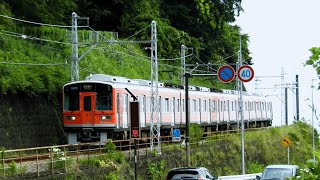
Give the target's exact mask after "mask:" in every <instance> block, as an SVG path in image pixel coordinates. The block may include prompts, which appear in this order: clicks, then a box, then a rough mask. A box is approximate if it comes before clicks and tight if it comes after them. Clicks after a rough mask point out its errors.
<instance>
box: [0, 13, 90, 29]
mask: <svg viewBox="0 0 320 180" xmlns="http://www.w3.org/2000/svg"><path fill="white" fill-rule="evenodd" d="M0 17H4V18H7V19H12V20H15V21H20V22H24V23H29V24H35V25H40V26H50V27H60V28H71V27H72V26H67V25H57V24H45V23H39V22H33V21H27V20H23V19H18V18H14V17H10V16H6V15H2V14H0ZM77 27H88V25H86V26H77Z"/></svg>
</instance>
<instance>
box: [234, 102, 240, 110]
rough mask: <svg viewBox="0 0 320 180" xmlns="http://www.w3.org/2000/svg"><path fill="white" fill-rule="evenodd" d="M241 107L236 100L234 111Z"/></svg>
mask: <svg viewBox="0 0 320 180" xmlns="http://www.w3.org/2000/svg"><path fill="white" fill-rule="evenodd" d="M238 107H239V104H238V102H237V100H234V110H235V111H237V110H238Z"/></svg>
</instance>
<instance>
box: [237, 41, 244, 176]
mask: <svg viewBox="0 0 320 180" xmlns="http://www.w3.org/2000/svg"><path fill="white" fill-rule="evenodd" d="M238 66H239V67H241V66H242V43H241V35H240V51H239V56H238ZM237 71H238V69H237ZM237 76H238V74H237ZM237 79H239V78H237ZM238 85H239V87H238V89H239V91H240V99H239V101H238V102H239V110H240V120H241V160H242V174H246V171H245V159H244V120H243V115H244V114H243V99H242V86H243V82H242V81H239V83H238Z"/></svg>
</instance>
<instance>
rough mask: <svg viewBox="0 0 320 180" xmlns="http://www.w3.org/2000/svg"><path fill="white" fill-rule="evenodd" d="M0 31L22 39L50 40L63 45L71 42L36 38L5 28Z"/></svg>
mask: <svg viewBox="0 0 320 180" xmlns="http://www.w3.org/2000/svg"><path fill="white" fill-rule="evenodd" d="M1 31H3V32H5V33H2V32H0V34H3V35H8V36H12V37H17V38H22V39H30V40H37V41H45V42H52V43H58V44H65V45H71V43H67V42H61V41H54V40H48V39H43V38H38V37H34V36H28V35H25V34H21V33H17V32H12V31H6V30H1Z"/></svg>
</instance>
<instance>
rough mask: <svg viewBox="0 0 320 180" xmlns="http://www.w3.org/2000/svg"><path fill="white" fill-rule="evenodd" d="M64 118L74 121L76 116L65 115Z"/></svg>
mask: <svg viewBox="0 0 320 180" xmlns="http://www.w3.org/2000/svg"><path fill="white" fill-rule="evenodd" d="M66 119H67V120H71V121H74V120H76V117H75V116H67V117H66Z"/></svg>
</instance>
